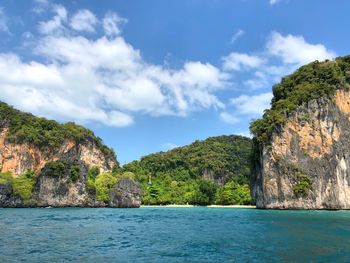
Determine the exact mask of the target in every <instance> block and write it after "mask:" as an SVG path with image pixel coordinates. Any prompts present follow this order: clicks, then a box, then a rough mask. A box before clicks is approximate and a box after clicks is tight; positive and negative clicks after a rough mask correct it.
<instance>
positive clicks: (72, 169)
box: [69, 164, 80, 183]
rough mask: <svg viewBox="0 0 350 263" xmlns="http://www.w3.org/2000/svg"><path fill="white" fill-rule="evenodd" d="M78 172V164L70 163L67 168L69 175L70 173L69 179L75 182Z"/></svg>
mask: <svg viewBox="0 0 350 263" xmlns="http://www.w3.org/2000/svg"><path fill="white" fill-rule="evenodd" d="M79 172H80V169H79V166H78V165H75V164H74V165H72V166H71V167H70V168H69V175H70V179H71V180H72V182H73V183H75V182H76V181H78V179H79Z"/></svg>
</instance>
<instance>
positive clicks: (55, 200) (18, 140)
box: [0, 103, 141, 207]
mask: <svg viewBox="0 0 350 263" xmlns="http://www.w3.org/2000/svg"><path fill="white" fill-rule="evenodd" d="M114 167H118V162H117V160H116V157H115V155H114V153H113V151H112V150H110V149H109V148H107V147H106V146H105V145H103V144H102V142H101V140H100V139H99V138H97V137H96V136H95V135H94V134H93V133H92V132H91V131H89V130H87V129H85V128H83V127H81V126H78V125H75V124H72V123H68V124H59V123H57V122H54V121H49V120H46V119H43V118H37V117H35V116H32V115H30V114H26V113H22V112H20V111H17V110H15V109H13V108H11V107H9V106H8V105H6V104H5V103H1V104H0V174H1V175H2V178H0V207H26V206H34V207H35V206H53V207H62V206H94V207H95V206H96V207H99V206H111V207H138V206H140V194H141V193H140V187H139V186H138V184H136V183H134V182H133V181H132V180H129V181H130V182H129V184H131V185H133V187H134V188H132V189H130V187H129V188H126V189H125V188H123V187H119V184H116V185H115V187H114V188H113V189H111V190H110V191H109V196H110V198H108V199H111V201H107V200H102V201H101V200H98V198H96V192H95V191H89V185H88V181H89V178H88V177H89V175H88V174H89V170H90V169H92V168H98V173H97V174H95V175H94V178H92V179H91V178H90V179H91V180H92V183H91V180H90V184H93V182H94V180H95V177H97V176H98V175H99V174H103V173H108V172H111V170H112V168H114ZM28 174H29V175H31V177H30V178H29V177H28ZM26 176H27V177H28V178H27V177H26ZM92 186H93V185H92ZM93 187H94V186H93ZM112 187H113V186H112V185H111V186H110V188H112ZM90 188H91V186H90ZM90 190H91V189H90ZM107 190H108V189H107ZM107 190H106V191H107ZM28 191H29V193H28ZM116 193H118V194H119V195H121V194H122V195H124V196H127V198H124V199H120V198H119V199H116V198H115V195H116ZM24 197H25V198H24ZM24 199H25V200H24ZM113 200H115V201H114V202H113Z"/></svg>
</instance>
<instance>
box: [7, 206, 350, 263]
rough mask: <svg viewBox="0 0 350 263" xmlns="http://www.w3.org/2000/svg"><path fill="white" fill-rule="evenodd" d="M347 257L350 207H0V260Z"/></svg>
mask: <svg viewBox="0 0 350 263" xmlns="http://www.w3.org/2000/svg"><path fill="white" fill-rule="evenodd" d="M66 261H73V262H168V263H169V262H281V261H288V262H290V261H291V262H309V261H314V262H350V211H349V212H347V211H337V212H330V211H265V210H255V209H228V208H205V207H203V208H201V207H198V208H197V207H195V208H151V207H149V208H140V209H83V208H66V209H0V262H66Z"/></svg>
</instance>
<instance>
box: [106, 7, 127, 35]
mask: <svg viewBox="0 0 350 263" xmlns="http://www.w3.org/2000/svg"><path fill="white" fill-rule="evenodd" d="M127 21H128V20H127V19H125V18H122V17H120V16H119V15H118V14H117V13H113V12H109V13H107V14H106V15H105V17H104V18H103V21H102V24H103V29H104V30H105V33H106V34H107V35H108V36H112V35H119V34H120V33H121V29H120V26H121V25H122V24H125V23H126V22H127Z"/></svg>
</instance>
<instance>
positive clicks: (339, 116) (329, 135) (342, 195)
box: [252, 90, 350, 209]
mask: <svg viewBox="0 0 350 263" xmlns="http://www.w3.org/2000/svg"><path fill="white" fill-rule="evenodd" d="M259 147H260V149H259V158H258V160H256V172H255V175H254V176H253V178H252V194H253V196H254V198H255V200H256V205H257V207H258V208H268V209H350V186H349V184H350V92H349V91H345V90H337V92H336V94H335V96H334V97H333V98H332V99H325V98H319V99H317V100H313V101H310V102H308V103H306V104H304V105H302V106H300V107H298V109H297V110H296V111H295V112H294V113H293V114H292V115H291V117H289V119H288V121H287V123H286V124H285V125H284V126H283V128H282V129H281V130H280V131H279V132H275V133H274V134H273V135H272V138H271V142H270V143H269V144H266V145H264V146H259Z"/></svg>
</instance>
